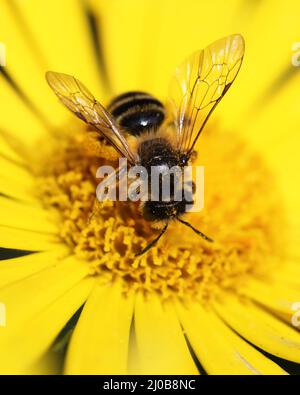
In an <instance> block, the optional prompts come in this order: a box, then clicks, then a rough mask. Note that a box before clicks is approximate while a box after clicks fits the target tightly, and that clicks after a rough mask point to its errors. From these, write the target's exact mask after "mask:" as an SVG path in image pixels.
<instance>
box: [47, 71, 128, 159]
mask: <svg viewBox="0 0 300 395" xmlns="http://www.w3.org/2000/svg"><path fill="white" fill-rule="evenodd" d="M46 79H47V81H48V84H49V85H50V87H51V88H52V89H53V91H54V93H55V94H56V95H57V97H58V98H59V99H60V101H61V102H62V103H63V104H64V105H65V106H66V107H67V108H68V109H69V110H70V111H72V112H73V113H74V114H75V115H76V116H77V117H78V118H80V119H81V120H83V121H84V122H86V123H88V124H90V125H92V126H94V127H95V128H96V129H97V130H98V131H99V132H100V133H101V134H102V135H103V136H104V137H105V138H106V139H107V140H108V141H109V142H110V143H111V144H112V145H113V146H114V147H115V149H116V150H117V151H118V152H119V153H120V154H121V155H123V156H124V157H126V158H127V159H128V160H129V161H130V162H131V163H132V164H134V163H135V160H136V158H135V155H134V153H133V152H132V150H131V149H130V147H129V145H128V142H127V141H126V139H125V137H124V136H123V135H122V133H121V131H120V130H119V128H118V126H117V125H116V123H115V121H114V120H113V118H112V116H111V115H110V114H109V113H108V112H107V111H106V110H105V108H104V107H103V106H102V105H101V104H100V103H99V102H98V101H97V100H96V99H95V98H94V96H93V95H92V94H91V93H90V92H89V91H88V89H87V88H86V87H85V86H84V85H83V84H82V83H81V82H80V81H79V80H77V79H76V78H75V77H73V76H71V75H68V74H62V73H56V72H53V71H48V72H47V73H46Z"/></svg>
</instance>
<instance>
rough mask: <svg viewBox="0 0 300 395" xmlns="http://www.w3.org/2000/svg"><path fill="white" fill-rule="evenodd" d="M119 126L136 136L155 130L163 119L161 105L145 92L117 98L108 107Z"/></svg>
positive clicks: (130, 93)
mask: <svg viewBox="0 0 300 395" xmlns="http://www.w3.org/2000/svg"><path fill="white" fill-rule="evenodd" d="M108 111H109V112H110V113H111V114H112V115H113V116H114V118H115V119H116V121H117V122H118V124H119V125H120V126H122V127H123V128H124V129H126V130H127V131H128V132H129V133H130V134H133V135H135V136H138V135H139V134H141V133H143V132H144V131H148V130H155V129H157V128H158V127H159V126H160V125H161V123H162V122H163V120H164V118H165V109H164V106H163V104H162V103H161V102H160V101H159V100H157V99H155V98H154V97H153V96H151V95H149V94H148V93H145V92H127V93H124V94H122V95H120V96H117V97H116V98H115V99H114V100H112V102H111V103H110V104H109V106H108Z"/></svg>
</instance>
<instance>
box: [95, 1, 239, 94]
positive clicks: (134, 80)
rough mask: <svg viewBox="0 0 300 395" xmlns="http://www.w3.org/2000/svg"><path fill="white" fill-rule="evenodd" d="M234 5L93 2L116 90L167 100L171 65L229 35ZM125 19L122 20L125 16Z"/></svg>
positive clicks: (221, 3)
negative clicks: (98, 16) (133, 90)
mask: <svg viewBox="0 0 300 395" xmlns="http://www.w3.org/2000/svg"><path fill="white" fill-rule="evenodd" d="M237 3H238V2H237V1H234V2H233V5H228V3H226V4H225V3H224V2H222V1H220V0H218V1H214V2H199V1H196V0H187V1H184V2H177V3H176V7H175V6H174V2H173V1H171V0H164V1H163V2H162V1H159V0H146V1H143V2H141V1H138V0H111V1H109V2H103V3H100V4H99V2H96V1H92V4H94V7H95V9H96V10H99V12H100V13H102V15H101V23H102V24H103V29H102V37H101V38H102V39H103V43H104V53H105V57H106V59H107V63H108V69H109V71H110V74H111V76H112V77H113V83H114V90H115V92H118V93H119V92H122V91H126V90H132V89H139V90H146V91H150V92H151V93H153V94H156V95H158V96H159V97H161V98H163V99H164V98H165V96H166V94H167V89H168V83H169V81H170V79H171V76H172V74H173V72H174V69H175V67H176V66H177V65H178V64H179V63H181V62H182V61H183V59H184V58H186V57H187V56H188V55H190V54H191V53H193V52H195V51H196V50H198V49H200V48H202V47H203V46H207V45H208V44H209V43H210V41H214V40H216V39H218V38H220V37H221V36H223V35H226V34H228V32H229V33H233V31H232V29H233V26H232V23H233V22H234V21H233V20H232V16H233V10H234V8H235V5H236V4H237ZM124 15H126V18H124Z"/></svg>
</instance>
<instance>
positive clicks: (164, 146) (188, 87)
mask: <svg viewBox="0 0 300 395" xmlns="http://www.w3.org/2000/svg"><path fill="white" fill-rule="evenodd" d="M244 48H245V45H244V39H243V37H242V36H241V35H239V34H234V35H230V36H228V37H225V38H222V39H220V40H218V41H215V42H214V43H212V44H210V45H209V46H208V47H206V48H205V49H203V50H200V51H197V52H195V53H194V54H192V55H191V56H190V57H188V58H187V59H186V60H185V61H184V62H183V63H182V64H181V65H180V66H179V67H177V69H176V71H175V74H174V76H173V78H172V80H171V84H170V93H169V99H168V101H167V103H166V105H163V104H162V103H161V101H159V100H158V99H156V98H155V97H153V96H152V95H150V94H148V93H145V92H140V91H132V92H127V93H124V94H121V95H119V96H117V97H116V98H114V99H113V100H112V101H111V102H110V104H109V105H108V106H107V108H104V107H103V106H102V105H101V104H100V103H99V102H98V101H97V100H96V99H95V98H94V96H93V95H92V94H91V93H90V92H89V90H88V89H87V88H86V87H85V86H84V85H83V84H82V83H81V82H80V81H79V80H78V79H76V78H75V77H73V76H70V75H67V74H62V73H56V72H52V71H48V72H47V73H46V79H47V81H48V83H49V85H50V87H51V88H52V89H53V91H54V93H55V94H56V95H57V96H58V98H59V99H60V101H61V102H62V103H63V104H64V105H65V106H66V107H67V108H68V109H69V110H70V111H71V112H72V113H74V114H75V115H76V116H77V117H78V118H80V119H81V120H82V121H84V122H85V123H87V124H89V125H92V126H93V127H94V128H95V129H96V130H97V131H98V132H99V134H100V135H101V136H102V137H104V138H105V139H106V140H107V141H108V142H109V143H110V144H111V145H112V146H113V147H114V148H115V150H116V151H117V152H118V153H119V155H120V156H121V157H124V158H126V159H127V161H128V162H129V163H130V165H131V166H134V165H140V166H144V168H146V169H147V170H149V169H150V168H151V166H160V167H163V168H164V167H167V168H172V167H173V166H179V167H180V168H184V167H185V166H188V165H189V163H190V161H191V157H192V156H193V153H194V150H195V144H196V142H197V140H198V138H199V136H200V134H201V132H202V130H203V129H204V127H205V125H206V123H207V121H208V119H209V117H210V115H211V114H212V112H213V110H214V109H215V107H216V106H217V104H218V103H219V102H220V100H221V99H222V98H223V96H224V95H225V93H226V92H227V91H228V89H229V88H230V86H231V85H232V83H233V81H234V80H235V78H236V76H237V74H238V72H239V69H240V67H241V64H242V60H243V56H244ZM170 130H171V132H170ZM121 172H122V169H121V168H118V169H117V170H115V176H116V178H118V176H119V175H120V174H121ZM192 184H193V183H192ZM173 187H174V185H173ZM175 187H176V186H175ZM185 187H186V188H190V194H189V193H187V194H184V196H191V197H192V196H193V194H194V193H195V185H194V184H193V185H191V183H189V186H185ZM191 202H192V203H193V200H192V199H191V200H190V199H187V198H183V199H181V200H176V199H175V198H174V193H173V195H172V196H171V199H170V201H164V200H162V199H159V200H157V201H151V200H147V201H145V202H143V204H142V210H141V213H142V216H143V217H144V219H145V220H146V221H151V222H160V223H162V224H163V227H162V228H161V230H160V232H159V234H158V236H157V237H156V238H155V239H154V240H152V241H151V242H150V243H149V244H148V245H147V246H146V247H145V248H144V249H143V250H142V251H141V252H139V253H138V254H137V256H140V255H142V254H144V253H145V252H147V251H148V250H149V249H150V248H151V247H153V246H154V245H155V244H156V243H157V242H158V240H159V239H160V238H161V237H162V235H163V234H164V233H165V232H166V230H167V228H168V225H169V223H170V221H171V220H177V221H179V222H181V223H182V224H183V225H185V226H188V227H189V228H191V229H192V230H193V231H194V232H196V233H197V234H198V235H200V236H201V237H202V238H203V239H205V240H206V241H208V242H212V239H211V238H210V237H208V236H206V235H205V234H204V233H202V232H201V231H200V230H197V229H196V228H194V227H193V226H192V225H191V224H190V223H188V222H186V221H184V220H183V219H182V216H183V215H184V214H185V213H186V211H187V209H186V207H187V203H191Z"/></svg>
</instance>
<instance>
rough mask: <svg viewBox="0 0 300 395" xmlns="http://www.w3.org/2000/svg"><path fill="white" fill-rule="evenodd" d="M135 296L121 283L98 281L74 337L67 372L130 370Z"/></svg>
mask: <svg viewBox="0 0 300 395" xmlns="http://www.w3.org/2000/svg"><path fill="white" fill-rule="evenodd" d="M133 297H134V296H133V294H131V295H129V296H128V297H125V296H124V295H122V289H121V286H120V284H119V283H114V284H113V285H112V284H111V283H106V284H105V285H103V283H100V282H98V283H97V284H96V286H95V287H94V289H93V290H92V293H91V295H90V297H89V298H88V301H87V303H86V305H85V306H84V309H83V311H82V314H81V316H80V319H79V321H78V323H77V325H76V328H75V331H74V334H73V336H72V338H71V342H70V345H69V348H68V354H67V361H66V367H65V372H66V373H67V374H125V373H126V369H127V354H128V343H129V333H130V325H131V321H132V314H133Z"/></svg>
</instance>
